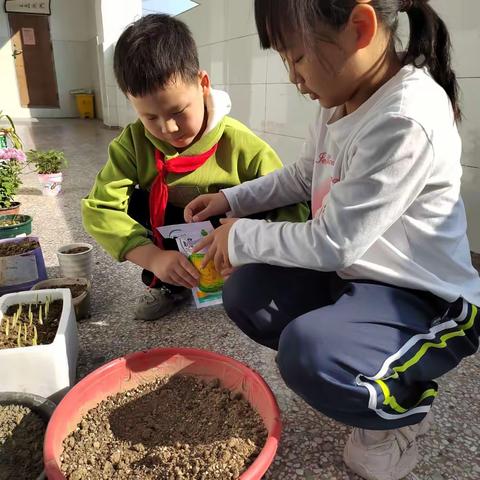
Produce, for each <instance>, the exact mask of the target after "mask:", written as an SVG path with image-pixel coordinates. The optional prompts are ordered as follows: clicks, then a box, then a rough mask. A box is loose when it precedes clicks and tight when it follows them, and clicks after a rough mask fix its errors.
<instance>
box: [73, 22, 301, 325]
mask: <svg viewBox="0 0 480 480" xmlns="http://www.w3.org/2000/svg"><path fill="white" fill-rule="evenodd" d="M114 70H115V76H116V78H117V82H118V84H119V87H120V89H121V90H122V91H123V92H124V93H125V95H126V96H127V97H128V99H129V100H130V102H131V104H132V106H133V108H134V109H135V110H136V112H137V114H138V117H139V120H138V121H137V122H135V123H133V124H130V125H128V126H127V127H126V128H125V129H124V130H123V132H122V133H121V134H120V135H119V136H118V137H117V138H116V139H114V140H113V141H112V143H111V144H110V147H109V159H108V161H107V163H106V165H105V166H104V167H103V169H102V170H101V171H100V172H99V174H98V175H97V178H96V181H95V185H94V186H93V189H92V191H91V192H90V194H89V195H88V197H86V198H85V199H84V200H83V201H82V216H83V223H84V227H85V229H86V230H87V232H88V233H89V234H90V235H92V236H93V237H94V238H95V239H96V240H97V241H98V243H99V244H100V245H102V247H103V248H104V249H105V250H106V251H107V252H108V253H110V255H112V256H113V257H114V258H116V259H117V260H119V261H123V260H129V261H131V262H133V263H135V264H136V265H139V266H140V267H142V268H143V269H144V270H143V273H142V280H143V282H144V283H145V284H146V285H147V286H148V287H150V288H148V289H147V292H146V293H145V294H144V295H143V296H142V297H141V298H140V301H139V303H138V305H137V309H136V312H135V316H136V317H137V318H139V319H143V320H155V319H157V318H160V317H162V316H164V315H166V314H167V313H169V312H170V311H172V309H173V308H174V307H175V306H176V305H178V304H179V303H180V302H182V301H183V300H184V299H186V298H188V296H189V292H188V288H191V287H193V286H196V285H197V283H198V278H199V275H198V271H197V270H196V269H195V267H193V265H192V264H191V263H190V262H189V261H188V260H187V259H186V258H185V257H184V256H183V255H182V254H180V253H179V252H178V251H175V250H174V249H175V245H174V242H173V241H168V240H163V239H162V238H161V237H160V235H159V234H158V232H157V230H156V228H157V227H159V226H162V225H173V224H176V223H183V222H184V220H183V208H184V207H185V206H186V205H187V204H188V203H189V202H190V201H191V200H192V199H194V198H195V197H197V196H198V195H200V194H202V193H213V192H217V191H219V190H220V189H221V188H227V187H231V186H234V185H238V184H240V183H242V182H245V181H248V180H252V179H254V178H256V177H259V176H263V175H266V174H267V173H270V172H272V171H274V170H276V169H279V168H281V166H282V164H281V162H280V160H279V159H278V157H277V155H276V154H275V152H274V151H273V150H272V149H271V148H270V147H269V146H268V145H267V144H266V143H265V142H263V141H262V140H261V139H259V138H258V137H257V136H255V135H254V134H253V133H252V132H251V131H250V130H248V129H247V128H246V127H245V126H244V125H242V124H241V123H240V122H238V121H236V120H234V119H232V118H230V117H228V116H226V115H227V114H228V113H229V112H230V107H231V104H230V98H229V97H228V95H227V94H226V93H225V92H221V91H217V90H213V89H212V88H211V86H210V79H209V77H208V74H207V73H206V72H205V71H203V70H200V68H199V62H198V53H197V48H196V45H195V42H194V40H193V38H192V35H191V33H190V30H189V29H188V27H187V26H186V25H185V24H184V23H183V22H181V21H179V20H177V19H175V18H172V17H170V16H168V15H163V14H153V15H148V16H146V17H143V18H141V19H140V20H138V21H137V22H135V23H134V24H132V25H130V26H129V27H128V28H127V29H126V30H125V31H124V32H123V34H122V35H121V36H120V38H119V40H118V43H117V45H116V47H115V55H114ZM265 217H266V218H267V219H271V220H277V221H278V220H290V221H304V220H306V217H307V207H306V205H304V204H300V205H293V206H289V207H285V208H282V209H279V210H276V211H273V212H270V213H267V214H265ZM152 237H153V238H152ZM172 243H173V244H172Z"/></svg>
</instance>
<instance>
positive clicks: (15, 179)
mask: <svg viewBox="0 0 480 480" xmlns="http://www.w3.org/2000/svg"><path fill="white" fill-rule="evenodd" d="M24 167H25V154H24V153H23V152H22V151H21V150H19V149H17V148H9V147H7V148H0V215H11V214H17V213H18V212H19V210H20V203H19V202H15V200H14V197H15V195H16V193H17V191H18V188H19V187H20V185H21V184H22V180H21V178H20V173H21V172H22V170H23V168H24Z"/></svg>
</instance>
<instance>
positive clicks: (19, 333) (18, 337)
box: [17, 328, 22, 347]
mask: <svg viewBox="0 0 480 480" xmlns="http://www.w3.org/2000/svg"><path fill="white" fill-rule="evenodd" d="M21 340H22V329H21V328H19V329H18V334H17V346H18V347H21V346H22V342H21Z"/></svg>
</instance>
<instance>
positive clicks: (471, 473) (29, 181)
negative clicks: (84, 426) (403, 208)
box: [18, 120, 480, 480]
mask: <svg viewBox="0 0 480 480" xmlns="http://www.w3.org/2000/svg"><path fill="white" fill-rule="evenodd" d="M18 129H19V132H20V134H21V135H22V137H23V138H24V140H25V143H26V147H27V148H32V147H36V148H56V149H63V150H64V151H65V152H66V155H67V157H68V158H69V160H70V166H69V168H68V170H67V171H66V172H65V184H64V194H63V195H62V196H60V197H58V198H46V197H42V196H41V194H40V190H39V188H38V184H37V181H36V176H35V175H34V174H29V175H27V176H26V177H25V182H24V186H23V188H22V190H21V192H20V195H19V200H20V201H21V202H22V204H23V206H22V210H23V212H24V213H28V214H30V215H33V217H34V223H33V225H34V226H33V229H34V233H35V234H37V235H39V236H40V239H41V244H42V247H43V250H44V255H45V260H46V263H47V266H48V271H49V276H51V277H53V276H55V275H56V274H57V273H58V268H57V259H56V256H55V251H56V249H57V248H58V247H59V246H61V245H62V244H65V243H69V242H71V241H73V240H75V241H88V240H89V239H88V237H87V235H86V234H85V233H84V231H83V228H82V224H81V219H80V211H79V202H80V199H81V198H82V196H84V195H85V194H86V193H87V192H88V190H89V188H90V186H91V185H92V182H93V178H94V176H95V174H96V172H97V171H98V170H99V168H100V167H101V165H102V163H103V162H104V161H105V158H106V151H107V145H108V143H109V141H110V139H112V138H113V137H114V136H115V135H116V134H117V132H116V131H112V130H108V129H106V128H104V127H103V126H102V125H101V124H100V123H99V122H97V121H88V120H86V121H82V120H41V121H39V122H35V123H31V124H30V123H28V122H19V124H18ZM478 260H480V258H479V259H478ZM479 263H480V262H479ZM139 274H140V270H139V268H137V267H135V266H132V265H129V264H127V263H123V264H117V263H115V262H114V261H113V260H111V259H110V258H109V257H108V256H107V255H106V254H105V253H104V252H102V250H101V249H100V248H99V247H95V268H94V280H93V286H94V291H93V306H92V308H93V316H92V318H91V319H89V320H86V321H83V322H81V323H80V324H79V333H80V343H81V350H80V357H79V366H78V374H79V377H82V376H84V375H85V374H86V373H88V372H90V371H92V370H93V369H94V368H96V367H98V366H99V365H101V364H103V363H105V362H106V361H108V360H111V359H113V358H116V357H119V356H121V355H123V354H125V353H128V352H133V351H137V350H143V349H148V348H152V347H159V346H191V347H198V348H206V349H211V350H215V351H217V352H220V353H224V354H227V355H231V356H233V357H235V358H237V359H239V360H241V361H243V362H245V363H247V364H249V365H250V366H252V367H253V368H254V369H256V370H257V371H258V372H260V374H261V375H263V376H264V378H265V379H266V381H267V382H268V383H269V385H270V386H271V388H272V389H273V391H274V392H275V394H276V396H277V399H278V402H279V404H280V407H281V410H282V412H283V421H284V430H283V436H282V442H281V447H280V451H279V454H278V456H277V458H276V460H275V463H274V464H273V466H272V467H271V469H270V471H269V472H268V474H267V475H266V477H265V478H266V479H270V480H296V479H305V480H320V479H321V480H324V479H325V480H327V479H332V480H340V479H342V480H343V479H352V480H353V479H355V480H356V479H358V477H356V476H355V475H353V474H351V473H349V472H348V470H347V469H346V467H345V466H344V465H343V462H342V457H341V455H342V449H343V446H344V442H345V439H346V436H347V433H348V431H349V429H348V428H347V427H345V426H343V425H340V424H338V423H336V422H333V421H331V420H329V419H328V418H325V417H324V416H322V415H320V414H318V413H317V412H316V411H314V410H313V409H311V408H310V407H308V406H307V405H306V404H305V403H304V402H303V401H302V400H301V399H300V398H298V397H297V396H295V395H294V394H293V393H292V392H291V391H290V390H288V389H287V388H286V387H285V385H284V384H283V382H282V380H281V378H280V377H279V375H278V373H277V370H276V368H275V364H274V354H273V352H271V351H269V350H268V349H266V348H261V347H259V346H257V345H256V344H255V343H253V342H252V341H250V340H249V339H247V338H246V337H245V336H243V335H242V334H241V333H240V332H239V331H238V330H237V329H236V328H235V327H234V326H233V325H232V324H231V323H230V321H229V320H228V318H227V317H226V316H225V314H224V312H223V310H222V309H221V308H215V309H208V310H201V311H197V310H195V309H193V307H191V306H188V307H185V308H183V309H181V310H180V311H178V312H176V313H174V314H172V315H170V316H169V317H168V318H166V319H165V320H163V321H159V322H155V323H144V322H139V321H135V320H134V319H133V318H132V310H133V307H134V304H135V299H136V297H137V296H138V295H139V294H140V293H141V291H142V285H141V283H140V281H139ZM479 379H480V357H479V356H478V355H477V356H475V357H472V358H469V359H468V360H466V361H464V362H463V363H462V365H461V367H460V368H458V369H457V370H456V371H455V372H454V373H451V374H449V375H447V376H446V377H445V378H443V379H442V380H441V382H440V383H441V394H440V397H439V398H438V400H437V401H436V406H435V414H436V420H437V421H436V425H435V427H434V428H433V430H431V431H430V433H428V435H427V436H425V437H424V438H423V439H422V440H421V442H420V444H421V453H422V461H421V462H420V464H419V466H418V468H417V469H416V472H415V473H416V478H418V479H421V480H478V479H480V460H479V455H480V422H479V418H480V402H479V401H478V399H479V398H480V380H479ZM412 478H413V477H412Z"/></svg>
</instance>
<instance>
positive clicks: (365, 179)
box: [185, 0, 480, 480]
mask: <svg viewBox="0 0 480 480" xmlns="http://www.w3.org/2000/svg"><path fill="white" fill-rule="evenodd" d="M400 12H405V13H406V14H407V15H408V18H409V20H410V42H409V45H408V49H407V51H406V52H404V53H403V54H398V53H397V52H396V50H395V38H396V29H397V24H398V18H399V14H400ZM255 14H256V22H257V28H258V31H259V35H260V41H261V44H262V46H263V47H264V48H274V49H275V50H277V51H278V53H279V54H280V55H281V57H282V59H283V60H284V62H285V63H286V65H287V66H288V70H289V74H290V79H291V81H292V83H295V84H296V85H297V87H298V89H299V90H300V91H301V92H302V93H304V94H308V95H309V96H310V97H311V98H312V100H314V101H318V102H319V103H320V105H321V107H322V108H321V109H320V111H319V114H318V118H317V120H316V122H315V124H314V125H313V127H312V129H311V132H310V136H309V139H308V140H307V142H306V145H305V148H304V151H303V153H302V155H301V157H300V159H299V160H298V161H297V163H296V164H294V165H291V166H288V167H286V168H284V169H283V170H280V171H278V172H275V173H273V174H270V175H267V176H265V177H263V178H259V179H256V180H253V181H251V182H248V183H245V184H243V185H240V186H238V187H233V188H230V189H227V190H224V191H223V192H221V193H217V194H213V195H206V196H202V197H199V198H197V199H196V200H194V201H193V202H192V203H190V204H189V205H188V206H187V208H186V210H185V219H186V220H187V221H192V220H193V221H200V220H203V219H205V218H208V217H209V216H211V215H219V214H224V213H226V212H228V211H230V212H231V215H230V216H231V217H244V216H246V215H249V214H252V213H254V212H258V211H260V210H270V209H273V208H276V207H280V206H282V205H288V204H292V203H297V202H301V201H303V200H305V199H307V198H308V197H310V198H311V202H312V215H313V219H312V220H311V221H309V222H307V223H288V222H283V223H268V222H265V221H261V220H248V219H240V220H239V219H233V218H230V219H228V220H224V221H223V223H224V224H223V225H222V226H221V227H220V228H218V229H217V230H216V231H215V232H214V233H213V234H211V235H210V236H209V237H207V238H206V239H205V240H204V241H203V242H202V243H201V244H199V245H198V247H197V249H201V248H203V247H208V248H209V252H208V255H207V256H206V258H205V262H208V261H209V260H210V259H211V258H212V259H214V261H215V264H216V267H217V269H219V270H220V271H223V272H224V273H231V271H232V270H231V267H232V266H233V267H236V268H235V270H234V271H233V273H232V274H231V276H230V278H229V280H228V281H227V283H226V285H225V289H224V304H225V309H226V311H227V313H228V315H229V316H230V317H231V318H232V319H233V321H234V322H235V323H236V324H237V325H238V326H239V327H240V328H241V329H242V330H243V331H244V332H245V333H246V334H247V335H248V336H250V337H251V338H253V339H254V340H255V341H257V342H258V343H261V344H262V345H266V346H268V347H270V348H273V349H278V356H277V362H278V366H279V370H280V373H281V375H282V377H283V378H284V380H285V382H286V384H287V385H288V386H289V387H290V388H291V389H292V390H294V391H295V392H296V393H297V394H299V395H300V396H302V397H303V398H304V399H305V401H307V402H308V403H309V404H310V405H312V406H313V407H314V408H316V409H318V410H319V411H321V412H322V413H324V414H325V415H328V416H330V417H332V418H334V419H336V420H338V421H341V422H344V423H346V424H348V425H352V426H353V427H355V428H354V429H353V432H352V434H351V436H350V438H349V439H348V442H347V445H346V447H345V453H344V460H345V462H346V464H347V465H348V466H349V467H350V468H351V469H352V470H353V471H355V472H356V473H357V474H359V475H360V476H362V477H363V478H366V479H375V480H384V479H385V480H394V479H400V478H403V477H404V476H405V475H407V474H408V473H409V472H410V471H411V470H412V469H413V468H414V467H415V465H416V463H417V456H418V453H417V445H416V442H415V437H416V436H417V435H419V434H421V433H423V432H424V431H426V429H427V427H428V423H429V421H430V420H431V415H428V413H429V412H430V409H431V405H432V402H433V400H434V398H435V397H436V395H437V384H436V383H435V382H434V379H436V378H438V377H440V376H441V375H443V374H445V373H446V372H448V371H449V370H451V369H453V368H454V367H456V366H457V365H458V364H459V362H460V361H461V360H462V359H463V358H465V357H466V356H468V355H472V354H473V353H474V352H475V351H476V350H477V348H478V336H479V331H480V325H479V320H478V319H477V308H476V306H475V305H480V280H479V278H478V275H477V273H476V271H475V270H474V268H473V267H472V264H471V260H470V254H469V245H468V240H467V237H466V218H465V212H464V207H463V203H462V200H461V198H460V177H461V173H462V172H461V166H460V155H461V141H460V138H459V135H458V131H457V127H456V123H457V122H458V121H459V119H460V108H459V105H458V91H457V81H456V78H455V74H454V72H453V71H452V69H451V66H450V40H449V35H448V32H447V29H446V26H445V24H444V23H443V21H442V20H441V19H440V18H439V17H438V15H437V14H436V13H435V11H434V10H433V9H432V8H431V7H430V6H429V4H428V2H427V1H426V0H409V1H399V0H370V1H369V0H357V1H355V0H336V1H331V0H256V1H255ZM238 267H240V268H238ZM252 286H254V288H252Z"/></svg>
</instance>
